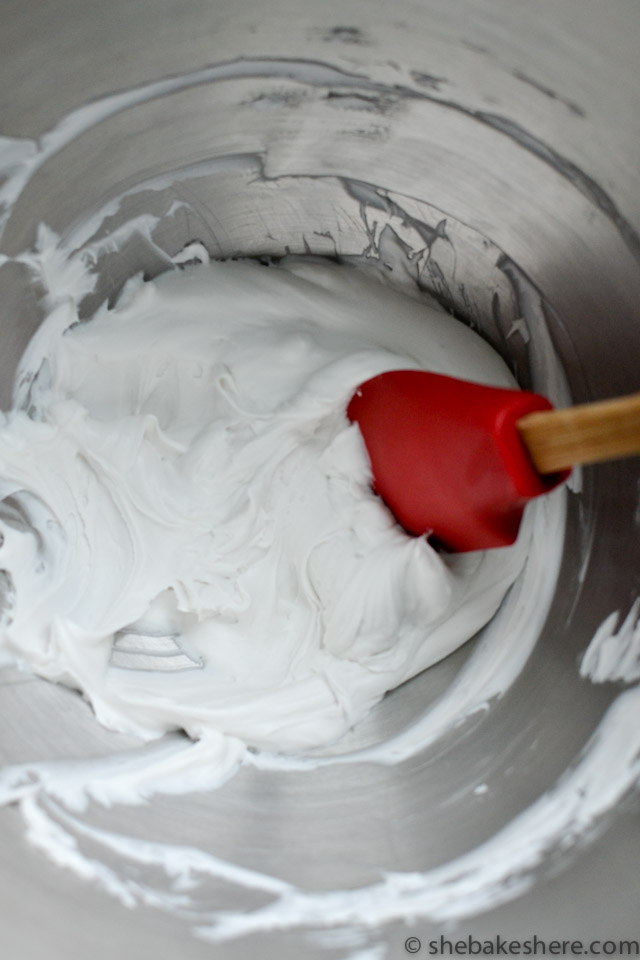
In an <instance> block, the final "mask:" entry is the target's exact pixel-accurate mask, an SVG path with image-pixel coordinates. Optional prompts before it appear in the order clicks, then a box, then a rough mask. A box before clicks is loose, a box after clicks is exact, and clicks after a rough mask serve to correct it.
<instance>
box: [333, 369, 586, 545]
mask: <svg viewBox="0 0 640 960" xmlns="http://www.w3.org/2000/svg"><path fill="white" fill-rule="evenodd" d="M551 409H552V405H551V404H550V403H549V401H548V400H547V399H545V397H542V396H540V395H538V394H536V393H529V392H527V391H521V390H504V389H500V388H497V387H485V386H480V385H478V384H474V383H467V382H465V381H462V380H457V379H455V378H453V377H445V376H441V375H439V374H434V373H425V372H423V371H420V370H392V371H390V372H389V373H382V374H380V375H379V376H377V377H373V378H372V379H371V380H367V382H366V383H363V384H362V386H361V387H360V388H359V389H358V390H357V391H356V393H355V394H354V396H353V397H352V399H351V401H350V403H349V406H348V408H347V416H348V417H349V419H350V420H353V421H355V422H357V424H358V426H359V427H360V430H361V432H362V436H363V438H364V442H365V446H366V448H367V452H368V454H369V459H370V461H371V470H372V473H373V480H374V489H375V491H376V493H378V494H379V495H380V497H382V499H383V500H384V501H385V503H386V504H387V506H388V507H389V509H390V510H391V511H392V513H393V514H394V515H395V517H396V519H397V520H398V522H399V523H400V524H402V526H403V527H404V528H405V529H406V530H408V531H409V532H410V533H413V534H416V535H417V536H421V535H425V534H426V535H433V537H434V538H435V539H436V540H437V542H438V543H440V544H441V545H443V546H445V547H446V548H447V549H449V550H452V551H455V552H463V551H469V550H486V549H488V548H491V547H504V546H508V545H509V544H511V543H513V542H514V540H515V539H516V537H517V535H518V529H519V526H520V520H521V518H522V512H523V510H524V507H525V505H526V503H527V501H528V500H530V499H531V498H532V497H537V496H540V495H541V494H544V493H548V491H549V490H551V489H553V487H555V486H557V485H558V484H559V483H561V482H562V481H563V480H565V479H566V477H567V475H568V474H567V473H562V474H557V473H556V474H553V475H548V476H547V475H545V476H542V475H540V474H539V473H538V472H537V471H536V469H535V467H534V466H533V464H532V463H531V460H530V459H529V455H528V453H527V450H526V448H525V447H524V445H523V443H522V441H521V440H520V437H519V435H518V431H517V429H516V423H517V421H518V420H519V419H520V417H522V416H524V415H525V414H527V413H532V412H534V411H536V410H551Z"/></svg>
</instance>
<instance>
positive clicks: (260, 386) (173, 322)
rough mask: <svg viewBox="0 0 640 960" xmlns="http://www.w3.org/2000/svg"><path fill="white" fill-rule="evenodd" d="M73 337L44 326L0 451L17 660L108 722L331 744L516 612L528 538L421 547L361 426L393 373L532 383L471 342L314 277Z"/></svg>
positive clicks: (141, 302)
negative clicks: (374, 479)
mask: <svg viewBox="0 0 640 960" xmlns="http://www.w3.org/2000/svg"><path fill="white" fill-rule="evenodd" d="M76 321H77V317H76V315H75V313H74V310H73V308H72V307H71V306H70V304H69V301H67V302H66V303H64V302H63V303H62V305H61V306H59V307H58V308H57V309H56V310H54V311H53V312H52V314H51V315H50V316H49V318H48V320H47V321H46V322H45V323H44V324H43V326H42V327H41V328H40V330H39V331H38V333H37V334H36V336H35V337H34V339H33V341H32V342H31V344H30V346H29V348H28V350H27V352H26V354H25V357H24V359H23V362H22V364H21V367H20V369H19V371H18V374H17V381H16V391H15V409H14V410H13V412H11V413H10V414H9V415H7V417H6V418H5V420H4V423H3V424H2V429H1V430H0V474H1V476H2V477H3V480H2V491H1V492H2V495H3V496H4V498H5V505H6V504H7V503H8V504H9V507H10V508H11V511H12V514H8V513H7V508H6V506H5V515H4V516H3V515H1V514H0V518H1V519H0V530H1V531H2V536H3V539H4V543H3V547H2V564H3V567H4V569H5V570H6V571H7V574H6V576H7V577H8V578H9V581H10V582H9V584H8V587H7V592H8V594H9V601H10V602H8V603H7V609H6V611H5V624H4V628H3V631H2V635H1V636H2V641H1V642H2V646H3V647H4V648H5V650H9V651H11V652H12V653H13V654H14V655H15V656H16V657H17V658H18V659H19V660H20V661H21V662H24V663H26V664H27V665H28V666H29V667H30V668H31V669H33V670H34V671H35V672H36V673H38V674H39V675H40V676H43V677H46V678H48V679H51V680H57V681H62V682H65V683H68V684H71V685H72V686H75V687H77V688H79V689H80V690H82V691H83V692H84V694H85V695H86V696H87V698H88V699H89V700H90V702H91V704H92V705H93V708H94V710H95V712H96V714H97V716H98V718H99V720H100V721H101V722H102V723H103V724H105V725H107V726H109V727H111V728H113V729H117V730H121V731H124V732H127V733H132V734H135V735H137V736H141V737H143V738H145V739H151V738H155V737H159V736H161V735H162V734H164V733H166V732H168V731H172V730H185V731H186V732H187V733H188V734H189V735H190V736H191V737H193V738H194V739H199V738H202V737H207V736H219V735H220V734H222V735H225V736H230V737H232V738H237V740H239V741H241V742H242V743H244V744H247V745H250V746H252V747H261V748H267V749H269V750H271V751H276V752H291V751H298V750H304V749H308V748H311V747H315V746H321V745H325V744H327V743H330V742H333V741H335V740H336V739H337V738H339V737H340V736H341V735H342V734H344V733H345V732H346V731H347V730H348V729H349V728H350V727H352V726H353V725H354V724H355V723H357V721H358V720H359V719H360V718H361V717H362V716H363V715H364V714H365V713H366V712H367V711H368V710H369V709H370V708H371V707H372V706H373V705H374V704H375V703H376V702H378V701H379V700H380V699H381V698H382V696H383V695H384V694H385V693H386V692H387V691H388V690H391V689H393V688H394V687H396V686H398V685H399V684H400V683H402V682H403V681H405V680H407V679H408V678H410V677H412V676H414V675H415V674H416V673H418V672H420V671H422V670H424V669H425V668H426V667H428V666H430V665H431V664H433V663H435V662H436V661H438V660H440V659H441V658H442V657H445V656H446V655H447V654H449V653H450V652H451V651H452V650H454V649H455V648H457V647H458V646H460V645H461V644H462V643H464V642H465V641H466V640H468V639H469V638H470V637H471V636H472V635H474V634H475V633H476V632H477V631H478V630H480V628H481V627H483V626H484V625H485V624H486V623H487V621H488V620H489V619H490V618H491V617H492V615H493V614H494V613H495V611H496V609H497V607H498V606H499V604H500V602H501V600H502V598H503V597H504V595H505V593H506V591H507V589H508V588H509V586H510V585H511V584H512V582H513V581H514V580H515V578H516V577H517V576H518V574H519V572H520V570H521V568H522V566H523V563H524V559H525V557H526V553H527V548H528V535H527V531H525V533H524V535H523V537H522V538H521V539H520V540H519V542H518V543H517V544H516V545H515V546H514V547H512V548H509V549H506V550H497V551H490V552H487V553H477V554H470V555H464V556H448V557H447V556H443V555H441V554H439V553H437V552H436V551H435V550H434V549H433V548H432V547H431V546H430V545H429V544H428V543H427V541H426V540H425V539H424V538H423V539H416V538H412V537H409V536H407V535H406V534H405V533H404V532H403V531H402V530H401V529H400V528H399V527H398V525H397V524H396V523H395V522H394V520H393V517H392V516H391V515H390V513H389V512H388V511H387V509H386V507H385V506H384V505H383V504H382V502H381V501H380V500H379V499H378V498H377V497H376V496H375V495H374V494H373V493H372V491H371V487H370V472H369V466H368V461H367V457H366V453H365V451H364V447H363V444H362V440H361V437H360V433H359V430H358V428H357V427H356V426H354V425H352V424H349V422H348V420H347V418H346V415H345V409H346V405H347V403H348V400H349V397H350V396H351V395H352V393H353V391H354V390H355V389H356V388H357V386H358V384H359V383H361V382H362V381H364V380H366V379H368V378H369V377H371V376H373V375H375V374H376V373H379V372H381V371H382V370H388V369H393V368H405V367H416V368H418V367H423V368H425V369H429V370H433V371H437V372H441V373H448V374H453V375H456V376H460V377H464V378H467V379H473V380H478V381H482V382H485V383H494V384H496V385H504V386H508V385H511V384H512V383H513V380H512V378H511V375H510V374H509V372H508V370H507V368H506V367H505V365H504V363H503V361H502V360H501V359H500V358H499V357H498V356H497V354H495V353H494V352H493V351H492V350H491V349H490V348H489V347H488V346H487V344H485V342H484V341H483V340H481V339H480V338H479V337H478V336H477V335H476V334H474V333H473V332H472V331H470V330H469V329H467V328H466V327H465V326H463V325H462V324H460V323H458V322H457V321H456V320H454V319H453V318H451V317H449V316H448V315H446V314H444V313H442V312H440V311H438V310H436V309H434V308H432V307H430V306H428V305H426V304H425V303H424V302H421V301H420V300H413V299H410V298H409V297H406V296H402V295H400V294H398V293H394V292H392V291H391V290H389V289H388V288H387V287H385V286H384V285H383V284H382V283H381V282H380V281H378V280H376V279H375V278H367V277H364V276H362V275H361V274H360V273H359V272H358V271H357V270H355V269H352V268H348V267H341V268H339V267H336V266H330V265H320V264H315V263H308V262H306V263H303V262H298V263H292V264H290V265H288V266H287V267H286V268H284V267H269V268H266V267H264V266H261V265H258V264H256V263H251V262H243V263H213V264H208V265H206V264H203V265H198V266H196V267H187V268H186V269H185V270H178V269H174V270H173V271H172V272H170V273H168V274H165V275H164V276H162V277H160V278H159V279H158V280H157V281H155V282H153V283H144V284H143V283H142V281H141V280H139V279H138V280H134V281H131V282H130V283H129V284H128V285H127V287H126V288H125V290H124V292H123V295H122V296H121V298H120V300H119V302H118V304H117V305H116V306H115V307H114V308H113V309H109V308H108V307H107V306H106V305H105V306H103V307H102V308H101V309H100V310H99V311H98V313H97V314H96V316H95V317H94V318H93V319H92V320H91V321H90V322H87V323H77V322H76ZM6 498H9V499H8V501H7V499H6ZM16 514H17V515H20V514H22V516H23V518H27V519H28V523H29V524H30V528H29V529H27V530H25V526H24V523H22V524H21V523H19V522H16ZM238 747H239V745H238V744H236V745H235V746H234V747H233V748H232V753H233V754H234V756H235V755H236V753H237V752H238ZM240 752H242V751H241V750H240ZM223 753H224V754H225V756H228V753H227V752H225V751H223Z"/></svg>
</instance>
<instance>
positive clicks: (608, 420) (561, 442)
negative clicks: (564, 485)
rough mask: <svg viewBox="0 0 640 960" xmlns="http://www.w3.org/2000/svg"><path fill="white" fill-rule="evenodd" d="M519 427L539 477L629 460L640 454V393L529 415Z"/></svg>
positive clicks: (522, 420)
mask: <svg viewBox="0 0 640 960" xmlns="http://www.w3.org/2000/svg"><path fill="white" fill-rule="evenodd" d="M517 427H518V432H519V434H520V436H521V438H522V440H523V441H524V444H525V446H526V447H527V450H528V451H529V455H530V456H531V459H532V460H533V463H534V466H535V467H536V469H537V470H538V472H539V473H555V472H556V471H557V470H563V469H566V468H568V467H573V466H577V464H579V463H598V461H600V460H617V459H619V458H621V457H629V456H632V455H633V454H638V453H640V393H635V394H632V396H630V397H618V398H616V399H615V400H603V401H601V402H599V403H584V404H580V405H578V406H575V407H568V408H567V409H566V410H549V411H541V412H539V413H538V412H537V413H528V414H526V416H524V417H521V418H520V420H518V423H517Z"/></svg>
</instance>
